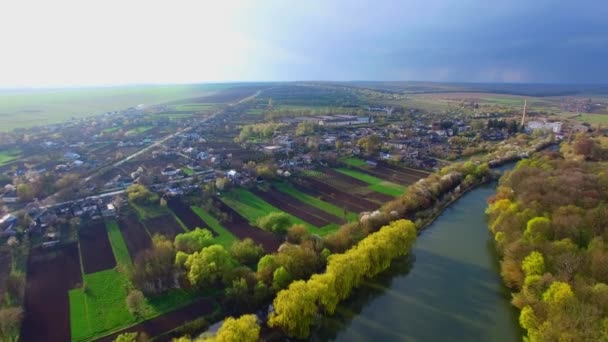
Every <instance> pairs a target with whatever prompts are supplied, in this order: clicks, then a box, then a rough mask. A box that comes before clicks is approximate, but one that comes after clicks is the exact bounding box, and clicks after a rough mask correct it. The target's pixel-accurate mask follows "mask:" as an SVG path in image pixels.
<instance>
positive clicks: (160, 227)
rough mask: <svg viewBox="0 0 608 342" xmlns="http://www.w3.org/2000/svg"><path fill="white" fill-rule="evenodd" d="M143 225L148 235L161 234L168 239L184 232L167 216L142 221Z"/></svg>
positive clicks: (171, 217)
mask: <svg viewBox="0 0 608 342" xmlns="http://www.w3.org/2000/svg"><path fill="white" fill-rule="evenodd" d="M180 219H181V217H180ZM144 225H145V226H146V228H148V232H150V234H152V235H154V234H161V235H165V236H167V237H169V238H170V239H173V238H174V237H175V235H177V234H180V233H183V232H184V230H183V229H182V227H181V226H180V225H179V223H177V221H175V218H174V217H173V216H172V215H169V214H167V215H162V216H157V217H154V218H150V219H147V220H145V221H144Z"/></svg>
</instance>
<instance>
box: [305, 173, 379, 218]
mask: <svg viewBox="0 0 608 342" xmlns="http://www.w3.org/2000/svg"><path fill="white" fill-rule="evenodd" d="M296 188H297V189H298V190H300V191H302V192H305V193H308V194H310V195H311V196H315V197H320V198H321V199H322V200H323V201H326V202H330V203H332V204H335V205H337V206H339V207H343V208H346V209H348V210H350V211H354V212H357V213H359V212H362V211H370V210H374V209H376V208H378V207H379V205H378V204H376V203H374V202H371V201H369V200H367V199H365V198H362V197H357V196H354V195H351V194H349V193H347V192H344V191H342V190H340V189H337V188H335V187H333V186H330V185H328V184H326V183H324V182H321V181H319V180H317V179H315V178H312V177H306V178H304V179H303V180H302V182H301V183H300V184H298V185H296Z"/></svg>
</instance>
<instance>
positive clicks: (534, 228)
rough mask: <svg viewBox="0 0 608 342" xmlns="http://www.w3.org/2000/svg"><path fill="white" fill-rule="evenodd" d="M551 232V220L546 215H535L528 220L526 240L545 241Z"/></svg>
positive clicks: (531, 241) (532, 241)
mask: <svg viewBox="0 0 608 342" xmlns="http://www.w3.org/2000/svg"><path fill="white" fill-rule="evenodd" d="M550 233H551V221H550V220H549V219H548V218H546V217H535V218H533V219H531V220H530V221H528V223H527V225H526V230H525V231H524V240H525V241H527V242H530V243H533V244H537V243H541V242H543V241H545V240H546V239H547V238H548V237H549V234H550Z"/></svg>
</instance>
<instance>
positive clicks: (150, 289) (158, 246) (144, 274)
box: [130, 235, 175, 295]
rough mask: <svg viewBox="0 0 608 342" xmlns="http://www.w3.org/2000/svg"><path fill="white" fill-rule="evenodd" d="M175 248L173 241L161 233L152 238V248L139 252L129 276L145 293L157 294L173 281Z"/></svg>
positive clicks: (167, 287) (168, 286)
mask: <svg viewBox="0 0 608 342" xmlns="http://www.w3.org/2000/svg"><path fill="white" fill-rule="evenodd" d="M174 261H175V250H174V249H173V243H171V241H169V240H168V239H167V238H165V237H163V236H161V235H155V236H154V237H153V238H152V248H150V249H147V250H144V251H143V252H140V253H139V254H138V255H137V256H136V257H135V260H134V262H133V270H132V271H131V272H130V278H131V281H132V282H133V285H135V287H137V288H138V289H140V290H141V291H143V293H145V294H149V295H157V294H160V293H162V292H163V291H165V290H167V289H169V288H170V287H171V286H172V285H173V283H174V278H173V274H174V271H175V268H174Z"/></svg>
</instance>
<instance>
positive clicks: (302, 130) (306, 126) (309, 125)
mask: <svg viewBox="0 0 608 342" xmlns="http://www.w3.org/2000/svg"><path fill="white" fill-rule="evenodd" d="M314 132H315V125H314V123H313V122H311V121H302V122H300V123H299V124H298V125H297V126H296V135H297V136H303V135H309V134H312V133H314Z"/></svg>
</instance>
